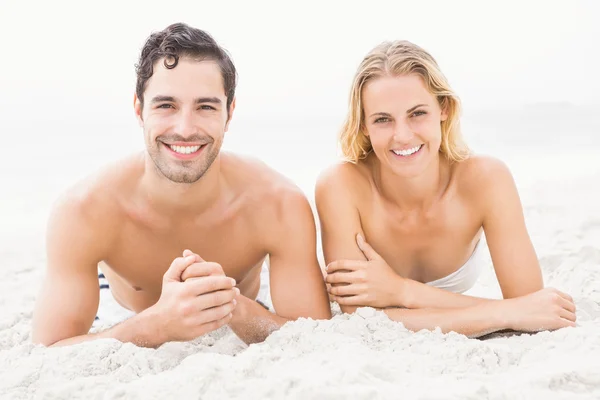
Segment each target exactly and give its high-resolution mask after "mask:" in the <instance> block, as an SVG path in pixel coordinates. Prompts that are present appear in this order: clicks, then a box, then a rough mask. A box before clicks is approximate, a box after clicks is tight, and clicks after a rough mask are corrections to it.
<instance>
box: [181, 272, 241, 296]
mask: <svg viewBox="0 0 600 400" xmlns="http://www.w3.org/2000/svg"><path fill="white" fill-rule="evenodd" d="M184 284H185V285H186V286H187V287H186V290H187V293H188V294H190V295H192V296H200V295H203V294H206V293H211V292H215V291H217V290H227V289H233V287H234V286H235V279H233V278H230V277H228V276H223V275H218V276H204V277H201V278H199V279H193V280H191V281H187V282H184Z"/></svg>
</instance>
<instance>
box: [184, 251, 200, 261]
mask: <svg viewBox="0 0 600 400" xmlns="http://www.w3.org/2000/svg"><path fill="white" fill-rule="evenodd" d="M183 256H184V257H187V256H196V260H197V261H196V262H203V261H204V260H203V259H202V257H200V256H199V255H198V254H196V253H194V252H193V251H191V250H189V249H185V250H184V251H183Z"/></svg>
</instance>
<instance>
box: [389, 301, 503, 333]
mask: <svg viewBox="0 0 600 400" xmlns="http://www.w3.org/2000/svg"><path fill="white" fill-rule="evenodd" d="M382 311H384V312H385V313H386V314H387V315H388V316H389V317H390V319H392V320H394V321H398V322H402V323H403V324H404V326H405V327H406V329H409V330H411V331H415V332H416V331H419V330H421V329H428V330H433V329H436V328H438V327H439V328H440V329H441V330H442V332H444V333H448V332H457V333H460V334H463V335H465V336H469V337H479V336H483V335H487V334H489V333H492V332H496V331H499V330H503V329H510V328H511V327H510V325H509V323H508V322H507V321H506V320H505V319H504V318H503V316H502V313H501V310H500V309H499V307H498V306H497V304H496V303H494V304H491V303H488V304H479V305H476V306H473V307H465V308H455V309H450V308H424V309H406V308H388V309H385V310H382Z"/></svg>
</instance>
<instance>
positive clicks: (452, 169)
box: [315, 41, 575, 337]
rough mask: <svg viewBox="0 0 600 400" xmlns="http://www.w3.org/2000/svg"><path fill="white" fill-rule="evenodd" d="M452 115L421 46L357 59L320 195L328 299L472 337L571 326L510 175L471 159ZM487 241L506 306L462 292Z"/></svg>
mask: <svg viewBox="0 0 600 400" xmlns="http://www.w3.org/2000/svg"><path fill="white" fill-rule="evenodd" d="M459 112H460V104H459V100H458V98H457V96H456V95H455V94H454V92H453V91H452V89H451V88H450V86H449V84H448V82H447V80H446V78H445V77H444V75H443V74H442V73H441V71H440V69H439V67H438V65H437V63H436V61H435V60H434V59H433V58H432V57H431V56H430V55H429V54H428V53H427V52H426V51H425V50H423V49H422V48H420V47H418V46H416V45H414V44H412V43H409V42H406V41H396V42H392V43H383V44H381V45H379V46H377V47H376V48H374V49H373V50H372V51H371V52H370V53H369V54H368V55H367V56H366V57H365V58H364V60H363V61H362V63H361V65H360V67H359V68H358V71H357V73H356V76H355V78H354V82H353V85H352V90H351V96H350V107H349V113H348V117H347V119H346V122H345V124H344V126H343V129H342V131H341V135H340V143H341V148H342V152H343V155H344V157H345V158H346V161H345V162H343V163H341V164H337V165H335V166H333V167H331V168H330V169H328V170H326V171H325V172H323V173H322V174H321V176H320V177H319V179H318V182H317V186H316V190H315V197H316V205H317V211H318V214H319V219H320V223H321V231H322V232H321V235H322V244H323V252H324V257H325V262H326V263H327V264H328V265H327V276H326V281H327V283H328V288H329V289H328V290H329V292H330V296H331V299H333V300H334V301H337V302H338V303H339V304H340V306H341V309H342V311H344V312H348V313H350V312H353V311H354V310H355V309H356V308H357V307H361V306H370V307H375V308H379V309H383V311H384V312H385V313H386V314H387V315H388V316H389V317H390V318H391V319H394V320H397V321H401V322H402V323H403V324H404V325H405V326H406V327H407V328H408V329H411V330H420V329H434V328H436V327H440V328H441V329H442V331H443V332H448V331H455V332H459V333H462V334H465V335H467V336H472V337H476V336H481V335H484V334H487V333H491V332H494V331H498V330H504V329H512V330H520V331H526V332H536V331H540V330H553V329H558V328H562V327H567V326H575V305H574V303H573V300H572V298H571V297H570V296H569V295H567V294H565V293H562V292H560V291H558V290H555V289H544V287H543V281H542V274H541V270H540V265H539V263H538V260H537V256H536V253H535V250H534V248H533V246H532V243H531V240H530V238H529V235H528V233H527V230H526V226H525V221H524V216H523V210H522V206H521V203H520V199H519V195H518V193H517V190H516V187H515V184H514V181H513V178H512V175H511V173H510V172H509V170H508V168H507V167H506V166H505V165H504V164H503V163H502V162H500V161H499V160H496V159H494V158H490V157H482V156H475V155H472V154H471V153H470V151H469V149H468V147H467V146H466V145H465V143H464V142H463V140H462V138H461V133H460V129H459ZM484 236H485V239H484ZM484 240H486V241H487V244H488V247H489V250H490V254H491V256H492V261H493V264H494V269H495V272H496V276H497V278H498V281H499V283H500V287H501V290H502V294H503V297H504V299H503V300H491V299H481V298H476V297H471V296H466V295H463V294H461V293H462V292H464V291H466V290H467V289H469V288H470V287H471V286H472V285H473V283H474V282H475V281H476V280H477V277H478V274H479V272H480V268H481V262H480V259H479V256H480V252H481V250H482V248H484V247H485V246H484V244H483V241H484Z"/></svg>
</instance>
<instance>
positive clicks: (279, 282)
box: [229, 191, 331, 343]
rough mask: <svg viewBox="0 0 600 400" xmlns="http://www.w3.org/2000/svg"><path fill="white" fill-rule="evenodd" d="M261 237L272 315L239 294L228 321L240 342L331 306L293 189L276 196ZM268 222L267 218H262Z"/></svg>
mask: <svg viewBox="0 0 600 400" xmlns="http://www.w3.org/2000/svg"><path fill="white" fill-rule="evenodd" d="M278 203H279V204H278V205H277V206H276V207H275V208H274V210H273V211H274V213H273V215H271V216H270V217H269V218H268V219H266V220H265V223H266V224H271V225H270V227H269V229H268V233H267V236H266V237H265V242H266V247H267V251H268V252H269V257H270V269H269V275H270V278H269V279H270V288H271V289H270V290H271V297H272V299H273V307H274V308H275V312H276V314H273V313H271V312H269V311H267V310H265V309H264V307H262V306H261V305H259V304H258V303H257V302H256V301H254V300H251V299H247V298H244V297H243V296H239V297H240V298H239V300H238V305H237V306H236V309H235V311H234V313H233V318H232V321H231V323H230V324H229V325H230V327H231V328H232V330H233V331H234V332H235V333H236V334H237V335H238V336H239V337H240V338H241V339H242V340H243V341H244V342H246V343H256V342H261V341H263V340H264V339H265V338H266V337H267V336H268V335H269V334H270V333H271V332H273V331H274V330H276V329H279V328H280V327H281V326H282V325H283V324H285V322H287V321H290V320H296V319H298V318H301V317H304V318H313V319H329V318H331V309H330V307H329V301H328V298H327V291H326V289H325V282H324V280H323V275H322V273H321V269H320V268H319V263H318V261H317V255H316V229H315V222H314V217H313V214H312V211H311V208H310V205H309V203H308V201H307V200H306V198H305V196H304V195H303V194H302V193H301V192H299V191H287V192H285V193H282V194H281V195H280V199H279V200H278ZM266 221H272V222H266Z"/></svg>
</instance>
